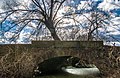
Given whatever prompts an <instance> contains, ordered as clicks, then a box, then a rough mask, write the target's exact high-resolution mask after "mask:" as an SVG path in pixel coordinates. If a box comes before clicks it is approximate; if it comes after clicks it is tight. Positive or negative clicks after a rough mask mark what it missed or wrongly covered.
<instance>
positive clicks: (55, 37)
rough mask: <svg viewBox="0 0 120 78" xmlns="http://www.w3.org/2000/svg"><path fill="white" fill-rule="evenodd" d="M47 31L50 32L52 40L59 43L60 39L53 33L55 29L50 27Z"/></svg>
mask: <svg viewBox="0 0 120 78" xmlns="http://www.w3.org/2000/svg"><path fill="white" fill-rule="evenodd" d="M48 29H49V31H50V33H51V36H52V37H53V39H54V40H58V41H60V38H59V37H58V35H57V33H56V31H55V28H52V27H51V28H48Z"/></svg>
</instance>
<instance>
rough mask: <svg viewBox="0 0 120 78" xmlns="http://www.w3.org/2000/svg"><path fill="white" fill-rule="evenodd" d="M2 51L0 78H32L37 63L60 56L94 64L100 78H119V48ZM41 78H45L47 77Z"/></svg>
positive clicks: (6, 49) (18, 48)
mask: <svg viewBox="0 0 120 78" xmlns="http://www.w3.org/2000/svg"><path fill="white" fill-rule="evenodd" d="M55 50H56V51H55ZM4 51H5V52H4V53H2V52H0V78H32V74H33V69H34V67H35V66H36V65H37V64H38V63H40V62H42V61H44V60H45V59H48V58H51V57H55V56H62V55H72V56H77V57H79V58H81V61H82V62H83V63H90V64H95V65H96V66H97V67H98V68H99V69H100V71H101V77H105V78H119V77H120V54H119V53H120V48H119V47H115V46H113V47H111V46H104V47H99V48H94V47H93V48H82V49H78V48H77V49H76V48H56V49H55V48H30V49H28V48H25V47H20V46H16V47H15V48H14V47H11V46H7V48H4ZM52 77H53V76H52ZM52 77H51V78H52ZM40 78H42V77H40ZM43 78H47V76H45V77H43ZM54 78H55V77H54ZM57 78H59V76H58V77H57ZM74 78H77V77H74ZM93 78H95V77H93Z"/></svg>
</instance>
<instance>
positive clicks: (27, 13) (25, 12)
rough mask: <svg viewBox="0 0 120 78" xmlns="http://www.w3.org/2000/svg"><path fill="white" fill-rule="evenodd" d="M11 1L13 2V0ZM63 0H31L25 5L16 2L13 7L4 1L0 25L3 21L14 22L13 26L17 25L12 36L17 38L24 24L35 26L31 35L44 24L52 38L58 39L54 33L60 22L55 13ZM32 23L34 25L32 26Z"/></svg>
mask: <svg viewBox="0 0 120 78" xmlns="http://www.w3.org/2000/svg"><path fill="white" fill-rule="evenodd" d="M13 1H14V2H15V0H13ZM28 1H29V0H28ZM65 1H66V0H31V1H30V3H29V4H27V5H25V4H20V3H18V2H16V3H15V4H16V5H14V7H13V5H11V4H12V3H10V2H9V1H8V2H7V1H6V5H5V6H4V7H3V8H4V9H5V11H4V12H1V13H0V15H1V19H2V21H1V25H2V24H3V23H4V21H6V20H10V21H12V22H13V23H14V24H15V25H14V26H13V27H15V26H18V30H17V32H16V34H15V35H13V37H14V38H18V37H19V35H20V33H21V31H22V30H23V29H24V28H25V27H26V26H29V27H33V28H36V29H35V31H34V32H33V33H32V34H31V35H33V34H35V32H36V31H38V30H40V28H41V26H46V27H47V28H48V30H49V31H50V33H51V36H52V37H53V39H54V40H60V38H59V36H58V35H57V33H56V26H57V25H58V23H59V22H60V19H57V18H58V17H57V14H58V11H59V10H60V8H61V7H62V5H63V3H64V2H65ZM17 4H18V5H17ZM33 23H34V24H35V25H36V27H34V26H33ZM13 27H11V29H12V28H13ZM36 34H38V33H36Z"/></svg>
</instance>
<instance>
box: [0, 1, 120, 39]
mask: <svg viewBox="0 0 120 78" xmlns="http://www.w3.org/2000/svg"><path fill="white" fill-rule="evenodd" d="M2 1H4V0H0V2H1V3H2ZM74 1H75V5H77V4H78V3H80V1H85V0H74ZM93 1H103V0H93ZM107 5H109V4H108V3H106V4H105V5H104V6H102V8H104V7H107V8H108V7H112V6H111V5H110V6H107ZM109 11H111V12H112V13H114V14H116V17H119V16H120V8H117V9H116V8H115V9H111V10H109ZM115 22H116V21H115ZM117 22H119V21H117ZM10 23H11V22H10V21H6V22H5V23H3V28H4V31H7V30H8V29H9V28H10V27H11V26H12V25H14V24H10ZM6 26H7V27H6ZM14 29H15V28H13V31H14ZM0 30H1V29H0ZM23 32H24V33H26V32H31V31H30V30H29V28H25V30H24V31H23ZM114 36H115V38H117V39H120V33H118V32H117V34H114Z"/></svg>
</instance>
